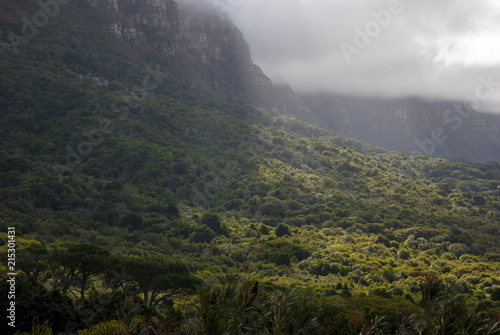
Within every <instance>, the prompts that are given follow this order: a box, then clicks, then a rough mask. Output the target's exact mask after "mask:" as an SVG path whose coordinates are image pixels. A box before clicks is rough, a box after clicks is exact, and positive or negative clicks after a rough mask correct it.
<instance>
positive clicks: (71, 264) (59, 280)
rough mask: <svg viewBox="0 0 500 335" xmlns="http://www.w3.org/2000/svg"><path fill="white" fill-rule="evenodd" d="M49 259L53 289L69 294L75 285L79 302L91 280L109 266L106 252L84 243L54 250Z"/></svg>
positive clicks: (107, 252) (108, 255)
mask: <svg viewBox="0 0 500 335" xmlns="http://www.w3.org/2000/svg"><path fill="white" fill-rule="evenodd" d="M49 257H50V261H51V264H50V267H51V271H52V274H53V278H54V283H53V287H54V288H56V287H58V288H60V289H61V290H62V292H63V293H64V294H66V293H67V292H71V290H70V288H71V286H73V285H75V284H76V286H77V291H78V292H79V295H80V296H79V299H80V301H83V299H84V298H85V290H86V289H87V287H88V286H89V284H90V281H91V278H92V277H93V276H95V275H98V274H100V273H103V272H104V270H105V269H106V267H108V266H109V265H110V253H109V251H108V250H106V249H104V248H103V247H100V246H97V245H93V244H86V243H84V244H72V245H69V246H68V247H67V248H62V249H58V250H55V251H53V252H52V253H51V254H50V256H49ZM71 293H73V292H71ZM75 296H76V295H75Z"/></svg>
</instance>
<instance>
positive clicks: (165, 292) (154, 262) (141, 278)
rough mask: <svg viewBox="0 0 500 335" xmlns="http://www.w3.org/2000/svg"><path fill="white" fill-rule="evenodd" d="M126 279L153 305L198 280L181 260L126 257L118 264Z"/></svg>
mask: <svg viewBox="0 0 500 335" xmlns="http://www.w3.org/2000/svg"><path fill="white" fill-rule="evenodd" d="M119 266H120V267H121V268H122V270H120V271H121V272H123V273H126V275H127V279H125V280H126V281H129V282H130V283H133V284H134V285H136V286H137V287H138V288H139V291H140V292H141V293H142V294H143V299H144V303H145V304H146V305H147V306H150V307H153V306H156V305H158V304H159V303H161V302H162V301H165V300H167V299H169V298H171V297H172V296H173V295H175V294H179V293H181V292H186V291H188V290H191V289H193V288H194V287H195V286H196V285H197V284H199V283H200V280H199V279H198V278H196V277H194V276H192V275H191V273H190V271H189V269H188V267H187V266H186V265H185V264H183V263H181V262H170V261H165V260H162V259H151V258H139V257H127V258H124V259H122V261H121V263H120V265H119Z"/></svg>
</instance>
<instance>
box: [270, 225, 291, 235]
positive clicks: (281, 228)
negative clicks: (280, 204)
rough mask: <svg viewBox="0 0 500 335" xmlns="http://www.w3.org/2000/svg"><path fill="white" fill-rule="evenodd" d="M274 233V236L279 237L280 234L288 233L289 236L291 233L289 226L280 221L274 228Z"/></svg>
mask: <svg viewBox="0 0 500 335" xmlns="http://www.w3.org/2000/svg"><path fill="white" fill-rule="evenodd" d="M274 233H275V234H276V236H278V237H281V236H285V235H288V236H291V235H292V233H291V232H290V228H288V226H287V225H285V224H284V223H280V224H279V225H278V226H277V227H276V229H275V230H274Z"/></svg>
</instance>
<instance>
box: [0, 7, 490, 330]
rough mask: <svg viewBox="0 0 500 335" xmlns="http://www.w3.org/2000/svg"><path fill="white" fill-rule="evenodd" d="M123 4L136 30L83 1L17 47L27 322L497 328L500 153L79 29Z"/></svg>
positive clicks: (7, 153) (15, 97)
mask: <svg viewBox="0 0 500 335" xmlns="http://www.w3.org/2000/svg"><path fill="white" fill-rule="evenodd" d="M22 6H23V5H17V4H15V3H14V2H11V1H7V2H4V3H2V4H1V7H2V11H3V12H2V13H9V15H10V16H9V15H6V14H3V15H2V16H1V17H0V19H1V24H2V26H1V29H2V31H4V32H5V31H16V32H17V33H19V34H20V31H21V29H22V24H23V23H22V22H23V21H22V20H21V17H22V15H21V14H20V13H24V12H25V11H27V10H28V9H27V8H35V7H29V6H28V7H26V8H24V7H22ZM35 9H36V8H35ZM129 10H132V9H130V8H129ZM117 17H118V19H119V20H122V23H123V26H125V25H130V27H134V25H133V24H134V23H133V22H132V21H130V19H129V18H128V16H126V15H125V13H124V12H115V11H113V10H111V9H106V8H104V9H103V8H102V7H100V6H89V5H88V4H87V2H85V1H74V2H71V3H68V4H66V5H65V7H64V8H61V14H59V15H57V16H55V17H54V18H53V19H51V20H52V21H51V23H50V24H48V25H46V26H45V27H43V29H40V30H39V32H38V33H37V34H36V36H34V37H33V38H31V39H30V40H28V41H26V42H25V43H23V44H21V45H18V50H17V51H18V52H16V51H15V50H13V48H12V47H11V48H8V47H7V48H4V49H2V51H1V53H0V78H1V81H0V117H1V122H0V143H1V145H0V148H1V149H0V199H1V201H0V225H1V233H0V244H1V246H0V251H1V255H2V256H1V257H2V269H1V274H2V281H1V284H0V286H2V292H3V291H4V290H5V291H7V290H8V289H9V286H8V282H7V281H6V279H7V278H6V274H7V273H8V272H9V270H8V268H7V258H8V257H7V249H8V242H9V241H10V240H11V239H9V235H8V227H15V233H16V235H15V241H16V265H15V267H16V271H17V272H18V273H19V274H18V276H17V281H16V285H17V286H16V289H17V291H16V292H17V297H16V306H17V308H18V310H17V314H16V315H17V323H16V328H15V331H21V332H30V331H31V332H32V333H36V334H38V333H42V332H45V334H47V333H50V332H49V328H50V329H52V330H53V332H54V333H76V332H77V331H80V334H147V333H148V332H149V333H155V332H156V334H322V333H324V334H354V333H360V332H361V333H363V334H390V333H396V331H399V332H398V333H399V334H417V333H418V331H420V333H422V334H435V333H436V330H440V334H458V333H461V334H479V333H481V334H495V333H498V332H499V331H500V328H499V324H498V321H499V320H498V313H499V312H500V276H499V270H500V266H499V261H500V242H499V241H500V240H499V228H500V227H499V222H500V164H498V163H490V164H470V163H465V162H457V161H449V160H445V159H437V158H428V157H424V156H416V157H415V156H406V155H403V154H400V153H396V152H388V151H384V150H382V149H378V148H375V147H372V146H369V145H367V144H365V143H362V142H358V141H355V140H352V139H348V138H344V137H341V136H338V135H336V134H334V133H332V132H328V131H326V130H322V129H319V128H316V127H313V126H311V125H308V124H306V123H303V122H301V121H297V120H294V119H289V118H286V117H284V116H278V117H277V116H276V115H274V114H272V113H270V112H269V111H266V110H263V109H256V108H254V107H252V101H251V100H249V99H250V97H251V95H248V94H246V93H248V92H246V91H245V89H244V87H246V86H241V87H240V88H238V89H235V90H233V88H234V86H232V83H231V82H228V81H227V80H229V81H231V80H232V79H227V78H232V77H227V78H226V79H224V78H223V77H220V76H216V78H217V80H219V84H220V85H219V86H218V87H213V86H211V84H210V83H211V80H212V79H213V78H214V77H211V74H215V73H217V71H219V70H220V69H223V68H224V66H222V67H219V70H214V72H210V69H211V65H210V63H200V64H201V65H200V64H199V63H196V59H195V58H194V57H193V59H186V58H184V57H181V56H176V55H169V54H165V53H163V52H162V51H161V50H160V51H159V50H158V49H157V48H155V45H154V43H153V41H154V39H153V40H151V39H152V38H153V37H154V36H155V35H154V34H153V33H152V32H151V31H150V32H149V33H150V34H151V35H150V36H149V37H148V38H146V39H144V40H142V42H141V44H140V46H138V45H137V44H134V43H135V42H133V43H132V42H130V41H126V40H120V39H117V38H116V37H115V36H114V35H113V34H112V33H110V32H109V31H106V30H99V29H88V30H87V29H84V28H82V27H87V26H95V24H96V22H97V23H99V22H101V23H102V22H106V24H108V23H110V24H111V23H112V22H113V20H116V19H117ZM142 29H143V30H145V27H142ZM172 36H173V37H172V38H175V36H176V35H172ZM160 37H161V36H160ZM160 37H158V36H157V38H160ZM179 41H180V40H179ZM171 43H173V44H175V43H174V42H171ZM178 43H181V42H178ZM226 61H227V62H229V61H230V59H229V60H226ZM233 65H234V64H233ZM189 69H191V70H189ZM198 69H203V71H206V72H198ZM200 71H201V70H200ZM221 71H222V70H221ZM200 73H202V74H206V75H207V76H206V77H204V75H203V76H202V75H197V74H200ZM226 87H232V88H230V89H229V88H228V89H226ZM2 295H4V293H2ZM1 301H2V303H1V304H2V308H4V310H6V309H7V308H8V303H9V302H8V301H7V300H4V299H2V300H1ZM483 311H484V313H482V312H483ZM32 327H33V328H32ZM148 327H153V328H150V329H149V330H148ZM495 327H496V328H495ZM467 329H468V330H467ZM2 331H3V333H5V334H8V333H12V334H13V333H14V331H13V329H12V327H9V326H7V325H6V324H5V323H2ZM37 331H38V333H37ZM466 331H468V333H467V332H466Z"/></svg>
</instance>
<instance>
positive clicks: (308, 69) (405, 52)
mask: <svg viewBox="0 0 500 335" xmlns="http://www.w3.org/2000/svg"><path fill="white" fill-rule="evenodd" d="M229 14H230V16H231V18H232V19H233V21H234V22H235V23H236V24H237V26H238V27H239V28H240V29H241V30H242V32H243V34H244V35H245V38H246V39H247V41H248V43H249V44H250V47H251V50H252V54H253V58H254V61H255V63H257V64H258V65H260V66H261V67H262V68H263V70H264V72H265V73H266V74H267V75H268V76H269V77H271V79H273V80H274V81H278V82H279V81H281V82H286V83H288V84H289V85H290V86H291V87H292V88H293V89H294V90H296V91H298V92H334V93H340V94H354V95H377V96H407V95H412V96H424V97H434V98H446V99H455V100H463V99H465V98H466V97H467V96H470V95H474V94H475V90H476V88H477V86H478V83H479V78H481V77H483V78H488V77H491V78H492V81H493V82H494V83H496V82H498V85H497V86H496V87H495V89H494V91H493V94H491V96H490V97H489V98H488V99H487V100H484V101H482V102H483V104H482V106H481V107H482V108H484V109H497V106H498V104H497V101H498V102H500V56H498V55H500V43H499V42H500V29H498V28H499V26H500V5H499V4H497V2H495V1H494V0H485V1H481V2H475V1H470V0H440V1H435V0H418V1H417V0H401V1H400V2H398V1H397V0H392V1H390V0H387V1H381V0H350V1H345V0H272V1H269V0H243V1H239V3H238V6H237V7H235V8H234V10H232V11H231V12H230V13H229ZM387 14H389V16H388V15H387ZM377 25H378V26H377ZM498 110H500V108H498Z"/></svg>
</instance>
